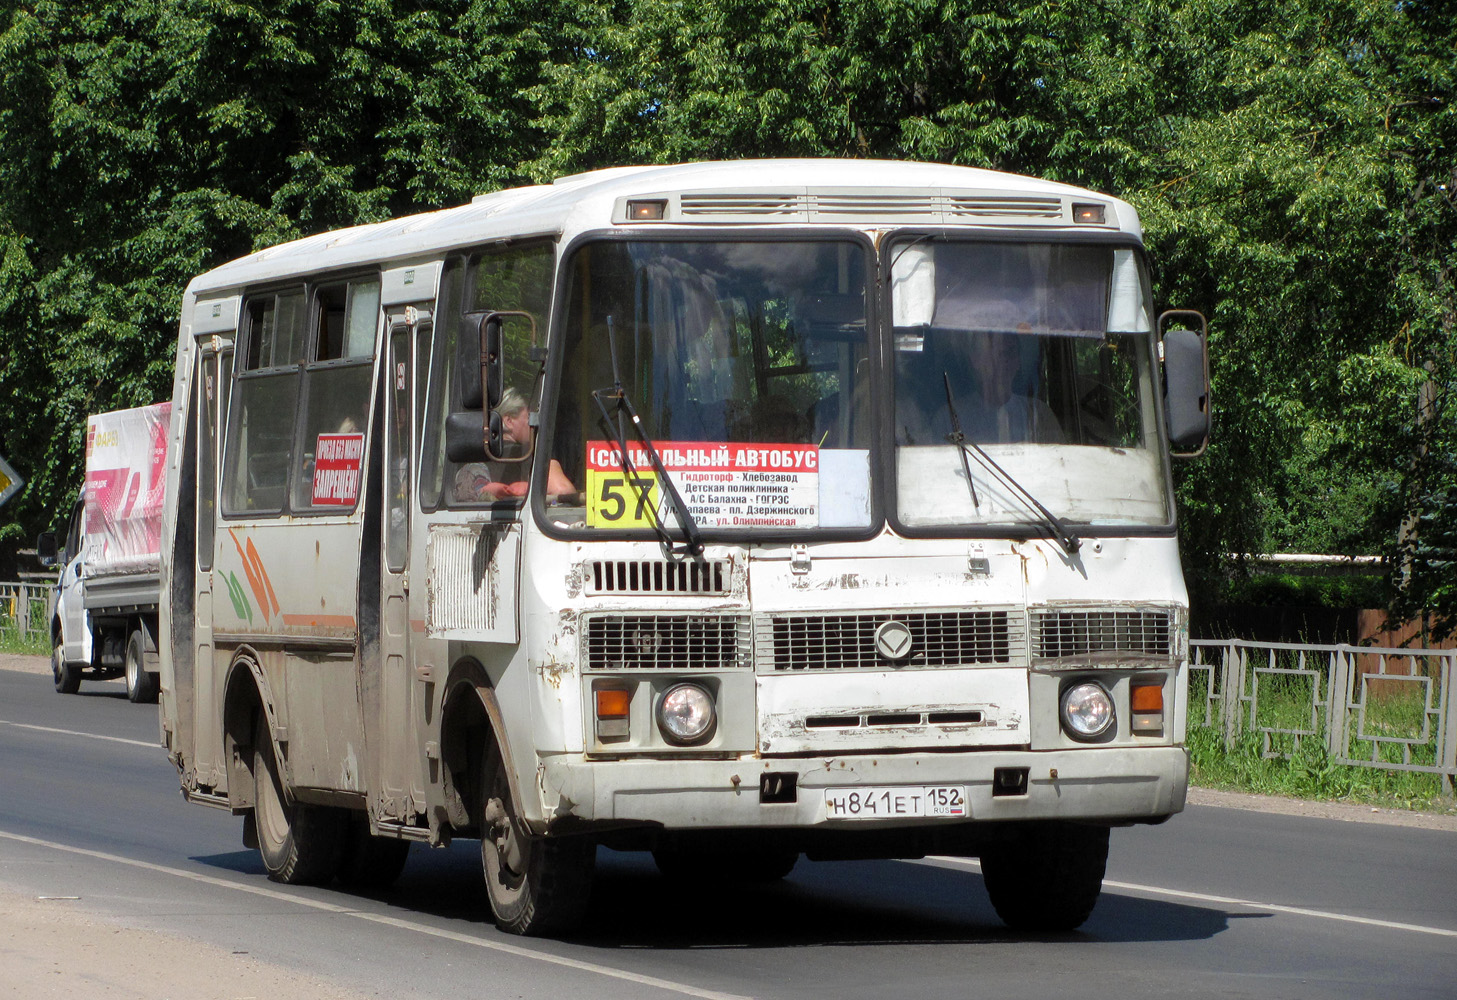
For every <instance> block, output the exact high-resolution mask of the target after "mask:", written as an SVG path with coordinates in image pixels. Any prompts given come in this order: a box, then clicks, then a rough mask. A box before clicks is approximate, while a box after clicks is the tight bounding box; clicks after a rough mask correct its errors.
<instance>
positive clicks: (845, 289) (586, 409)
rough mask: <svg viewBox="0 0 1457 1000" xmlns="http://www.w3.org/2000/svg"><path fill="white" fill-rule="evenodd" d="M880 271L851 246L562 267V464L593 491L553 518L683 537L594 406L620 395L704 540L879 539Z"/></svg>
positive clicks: (598, 257) (733, 250) (605, 250)
mask: <svg viewBox="0 0 1457 1000" xmlns="http://www.w3.org/2000/svg"><path fill="white" fill-rule="evenodd" d="M869 254H870V251H869V247H868V244H866V243H862V242H859V241H855V240H847V239H827V240H808V239H805V240H791V241H785V240H775V241H769V240H753V239H741V240H734V241H711V242H710V241H706V240H636V241H619V240H603V241H599V242H592V243H587V244H585V245H583V246H581V247H579V248H578V249H577V250H576V251H575V252H574V253H573V254H572V256H571V257H570V258H568V259H567V261H566V262H565V264H564V267H565V281H564V292H565V301H564V303H563V305H562V307H561V309H560V310H559V312H558V315H559V316H560V317H561V318H562V327H561V334H560V335H561V338H562V356H563V362H562V364H563V368H562V375H561V381H560V390H559V392H558V393H557V401H556V406H555V414H554V418H555V419H554V420H553V422H552V425H553V429H552V435H553V438H552V442H551V446H550V447H551V452H552V457H553V458H555V459H557V460H559V461H560V463H561V466H562V468H563V470H564V471H565V473H566V475H567V477H568V478H570V479H571V480H572V482H573V483H580V484H583V486H582V490H581V494H580V497H579V500H580V505H579V506H570V507H565V506H556V507H553V508H552V509H551V512H550V517H551V519H552V520H553V521H554V522H555V523H557V524H558V525H559V526H566V527H568V528H570V529H573V530H582V531H584V532H585V531H592V530H602V529H646V528H650V527H651V526H652V523H653V520H654V518H656V520H657V521H658V522H659V523H660V524H662V525H664V526H667V527H669V528H675V527H677V526H678V525H679V524H680V523H681V522H680V520H679V519H678V518H676V517H675V516H674V514H673V513H672V511H671V510H669V509H668V508H666V507H665V506H664V505H665V504H667V503H669V501H668V499H667V496H666V493H667V491H666V490H664V489H662V488H660V484H659V483H658V482H657V477H656V475H655V474H654V473H653V469H652V462H650V461H649V456H648V455H647V454H646V453H645V451H644V449H642V448H641V447H640V445H639V443H638V440H639V439H636V438H634V436H633V435H632V433H631V432H630V431H629V432H628V433H627V434H625V435H620V434H619V433H618V431H619V428H618V427H616V426H615V424H614V425H611V426H609V423H608V420H607V419H605V418H604V415H603V410H602V409H601V408H599V407H598V406H597V405H596V403H595V402H594V399H593V395H592V394H593V392H594V391H597V390H602V389H607V388H612V387H614V386H615V385H616V384H618V383H619V382H620V384H621V387H622V390H623V392H624V393H626V395H627V396H628V397H629V398H630V399H631V400H632V403H633V407H634V408H635V409H636V410H637V412H638V413H639V415H640V416H641V419H642V431H643V433H644V434H645V435H646V437H647V439H648V440H650V441H651V442H652V443H653V444H654V445H655V446H656V448H657V450H658V452H659V454H660V456H661V460H662V463H663V466H664V467H665V468H666V469H667V471H668V473H669V475H671V476H672V477H673V484H674V485H675V486H676V487H677V488H678V492H679V493H680V494H681V496H682V497H683V501H684V503H685V505H686V506H687V508H688V513H689V514H690V515H691V516H692V518H693V519H694V521H696V522H697V524H698V526H699V528H700V529H701V530H702V531H703V533H704V534H705V535H711V534H713V533H721V532H729V533H733V532H753V533H762V532H764V531H766V530H769V531H776V530H800V531H803V530H818V529H834V528H840V529H863V528H865V527H867V526H868V525H869V524H870V523H871V502H870V496H871V479H870V468H871V464H870V450H869V449H870V439H871V435H872V430H873V428H872V420H871V410H870V393H869V378H870V375H869V368H870V363H869V360H868V359H869V340H868V337H869V334H868V330H867V327H868V324H867V322H866V316H867V302H866V287H867V282H868V276H869V273H870V272H869V266H870V257H869ZM612 419H613V420H616V419H618V418H617V417H613V418H612ZM622 440H626V441H627V442H628V444H629V452H630V454H629V455H627V456H626V459H627V461H626V462H624V456H623V455H622V454H621V452H622V447H621V444H620V443H619V442H620V441H622Z"/></svg>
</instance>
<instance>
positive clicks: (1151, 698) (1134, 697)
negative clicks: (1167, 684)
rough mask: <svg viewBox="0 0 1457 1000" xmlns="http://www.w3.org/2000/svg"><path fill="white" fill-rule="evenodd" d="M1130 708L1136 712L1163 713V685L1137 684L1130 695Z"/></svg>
mask: <svg viewBox="0 0 1457 1000" xmlns="http://www.w3.org/2000/svg"><path fill="white" fill-rule="evenodd" d="M1129 703H1130V704H1129V707H1130V708H1132V709H1133V711H1135V712H1163V710H1164V686H1163V684H1135V685H1133V690H1132V692H1131V693H1130V695H1129Z"/></svg>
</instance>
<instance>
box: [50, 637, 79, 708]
mask: <svg viewBox="0 0 1457 1000" xmlns="http://www.w3.org/2000/svg"><path fill="white" fill-rule="evenodd" d="M51 673H52V674H53V675H54V676H55V680H56V693H57V694H75V693H76V692H77V691H79V690H81V668H80V667H79V666H77V665H76V664H74V663H67V662H66V647H65V646H64V645H63V644H62V642H61V635H60V633H59V632H58V633H56V637H55V639H54V640H53V641H52V643H51Z"/></svg>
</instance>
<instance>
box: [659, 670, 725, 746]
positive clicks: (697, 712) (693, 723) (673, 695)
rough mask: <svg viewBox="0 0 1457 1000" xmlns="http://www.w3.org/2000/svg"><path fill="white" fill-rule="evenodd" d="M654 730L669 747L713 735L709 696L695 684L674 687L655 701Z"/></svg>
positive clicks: (711, 704) (712, 715)
mask: <svg viewBox="0 0 1457 1000" xmlns="http://www.w3.org/2000/svg"><path fill="white" fill-rule="evenodd" d="M657 715H658V729H659V730H661V731H662V734H663V738H664V739H665V740H667V741H668V742H669V743H677V744H680V745H686V744H689V743H698V742H701V741H702V740H704V739H706V738H707V737H708V734H709V733H711V732H713V723H714V715H715V713H714V710H713V695H711V694H709V693H708V691H707V690H706V689H704V688H702V687H700V686H698V685H697V684H676V685H674V686H673V687H670V688H669V689H668V690H666V691H664V692H663V697H662V698H661V699H659V701H658V712H657Z"/></svg>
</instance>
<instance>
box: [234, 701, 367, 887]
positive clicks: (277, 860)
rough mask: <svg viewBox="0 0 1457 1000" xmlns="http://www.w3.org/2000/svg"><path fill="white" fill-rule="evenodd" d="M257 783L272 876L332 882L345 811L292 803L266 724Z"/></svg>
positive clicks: (258, 737)
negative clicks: (284, 784)
mask: <svg viewBox="0 0 1457 1000" xmlns="http://www.w3.org/2000/svg"><path fill="white" fill-rule="evenodd" d="M253 780H254V782H255V783H256V784H257V786H258V795H257V803H256V804H255V805H254V807H253V815H254V821H255V825H256V827H257V831H258V853H259V854H261V855H262V856H263V867H264V868H266V869H268V877H269V878H270V879H272V880H273V881H275V882H283V883H285V884H287V885H320V884H322V883H325V882H328V881H329V880H330V879H332V878H333V877H334V873H335V872H336V871H338V869H339V853H340V847H341V846H342V843H343V839H344V829H343V822H342V820H343V813H342V812H341V811H340V810H337V809H330V808H328V807H326V806H312V805H305V804H304V803H302V802H295V803H294V804H292V805H289V803H288V802H287V800H285V799H284V796H283V783H282V782H281V781H280V780H279V777H278V760H277V758H276V757H274V754H273V740H272V739H270V738H269V735H268V730H267V729H266V728H264V725H263V724H261V723H260V724H259V726H258V730H257V732H256V733H255V734H254V737H253Z"/></svg>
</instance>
